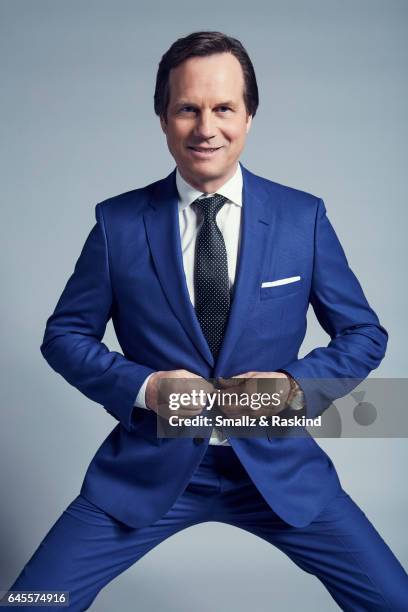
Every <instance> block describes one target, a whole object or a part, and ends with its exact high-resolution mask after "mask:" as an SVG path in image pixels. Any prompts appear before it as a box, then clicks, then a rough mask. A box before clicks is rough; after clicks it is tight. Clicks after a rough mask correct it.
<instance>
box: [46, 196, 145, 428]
mask: <svg viewBox="0 0 408 612" xmlns="http://www.w3.org/2000/svg"><path fill="white" fill-rule="evenodd" d="M95 216H96V224H95V225H94V227H93V228H92V230H91V231H90V233H89V235H88V237H87V239H86V241H85V244H84V246H83V248H82V251H81V254H80V256H79V259H78V261H77V262H76V265H75V269H74V272H73V274H72V275H71V277H70V278H69V279H68V282H67V284H66V286H65V289H64V290H63V292H62V294H61V297H60V298H59V300H58V303H57V305H56V307H55V310H54V312H53V314H52V315H51V316H50V317H49V319H48V321H47V324H46V329H45V333H44V339H43V342H42V345H41V349H40V350H41V353H42V355H43V356H44V358H45V359H46V361H47V362H48V363H49V365H50V366H51V367H52V368H53V369H54V370H55V371H56V372H58V373H59V374H61V375H62V376H63V377H64V378H65V379H66V380H67V381H68V382H69V383H70V384H71V385H73V386H74V387H76V388H77V389H79V391H81V392H82V393H83V394H84V395H86V397H88V398H89V399H91V400H93V401H95V402H97V403H99V404H102V405H103V406H104V407H105V409H106V410H107V411H108V412H109V413H110V414H112V416H114V417H115V418H116V419H117V420H118V421H120V423H121V424H122V425H123V426H124V427H125V428H126V429H127V430H128V431H132V410H133V407H134V402H135V397H136V396H137V394H138V391H139V389H140V387H141V385H142V383H143V381H144V380H145V379H146V377H147V376H148V375H149V374H150V373H152V372H153V371H154V370H152V369H151V368H148V367H145V366H143V365H141V364H138V363H135V362H133V361H130V360H129V359H126V358H125V357H124V356H123V355H122V354H120V353H118V352H116V351H110V350H109V349H108V347H107V346H106V345H105V344H104V343H103V342H101V340H102V338H103V335H104V333H105V329H106V325H107V323H108V321H109V319H110V318H111V309H112V299H113V297H112V286H111V280H110V272H109V257H108V245H107V239H106V232H105V226H104V220H103V210H102V206H101V204H97V205H96V208H95Z"/></svg>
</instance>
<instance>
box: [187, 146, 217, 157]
mask: <svg viewBox="0 0 408 612" xmlns="http://www.w3.org/2000/svg"><path fill="white" fill-rule="evenodd" d="M188 148H189V149H190V151H194V152H195V153H197V154H198V155H200V156H210V155H213V154H214V153H216V152H217V151H219V150H220V149H221V148H222V147H188Z"/></svg>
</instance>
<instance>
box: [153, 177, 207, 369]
mask: <svg viewBox="0 0 408 612" xmlns="http://www.w3.org/2000/svg"><path fill="white" fill-rule="evenodd" d="M144 220H145V227H146V232H147V237H148V241H149V246H150V250H151V253H152V257H153V261H154V264H155V267H156V271H157V274H158V277H159V280H160V283H161V285H162V288H163V291H164V293H165V295H166V296H167V299H168V301H169V303H170V306H171V308H172V310H173V312H174V314H175V315H176V317H177V318H178V320H179V321H180V323H181V324H182V326H183V327H184V329H185V330H186V332H187V334H188V335H189V337H190V339H191V341H192V342H193V344H194V346H195V347H196V349H197V350H198V351H199V352H200V353H201V355H202V356H203V358H204V359H205V360H206V361H207V362H208V364H209V365H210V366H211V367H213V366H214V358H213V355H212V353H211V351H210V348H209V346H208V344H207V341H206V339H205V337H204V334H203V332H202V330H201V326H200V324H199V322H198V319H197V317H196V314H195V310H194V307H193V305H192V303H191V300H190V296H189V293H188V289H187V283H186V277H185V274H184V266H183V255H182V251H181V242H180V230H179V221H178V195H177V188H176V170H174V171H173V172H172V173H171V174H169V176H168V177H166V178H165V179H163V181H160V182H159V184H158V186H157V188H156V191H155V192H154V194H153V196H152V199H151V201H150V208H149V210H148V211H147V212H146V213H145V214H144ZM152 307H154V304H152Z"/></svg>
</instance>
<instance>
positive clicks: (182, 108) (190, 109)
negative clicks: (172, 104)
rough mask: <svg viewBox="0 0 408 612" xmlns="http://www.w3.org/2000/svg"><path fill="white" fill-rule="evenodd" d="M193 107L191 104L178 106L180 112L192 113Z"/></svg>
mask: <svg viewBox="0 0 408 612" xmlns="http://www.w3.org/2000/svg"><path fill="white" fill-rule="evenodd" d="M194 111H195V109H194V108H193V107H192V106H182V107H181V108H180V112H181V113H194Z"/></svg>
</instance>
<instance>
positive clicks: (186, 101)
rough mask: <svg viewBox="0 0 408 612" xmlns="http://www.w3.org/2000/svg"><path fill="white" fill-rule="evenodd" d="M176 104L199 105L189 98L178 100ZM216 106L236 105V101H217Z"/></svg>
mask: <svg viewBox="0 0 408 612" xmlns="http://www.w3.org/2000/svg"><path fill="white" fill-rule="evenodd" d="M174 106H194V107H198V106H199V105H198V104H196V103H195V102H190V101H189V100H176V101H175V103H174ZM214 106H235V102H233V101H232V100H227V101H226V102H217V103H216V104H215V105H214Z"/></svg>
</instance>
